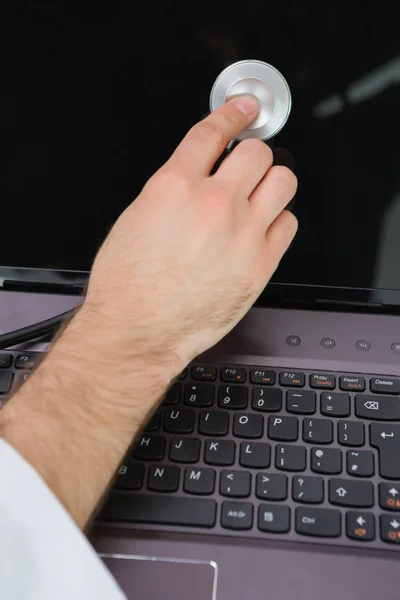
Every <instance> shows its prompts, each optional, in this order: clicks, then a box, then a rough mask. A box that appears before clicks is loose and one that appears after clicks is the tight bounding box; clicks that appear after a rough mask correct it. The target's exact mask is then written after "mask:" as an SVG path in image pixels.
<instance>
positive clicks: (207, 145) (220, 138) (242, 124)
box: [168, 95, 259, 177]
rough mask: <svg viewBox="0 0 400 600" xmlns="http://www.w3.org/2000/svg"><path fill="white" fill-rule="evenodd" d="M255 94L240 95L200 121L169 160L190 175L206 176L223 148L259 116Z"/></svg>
mask: <svg viewBox="0 0 400 600" xmlns="http://www.w3.org/2000/svg"><path fill="white" fill-rule="evenodd" d="M258 109H259V104H258V100H257V98H256V97H255V96H251V95H244V96H237V97H236V98H233V99H232V100H229V102H226V103H225V104H223V105H222V106H220V107H218V108H217V109H216V110H214V111H213V112H212V113H211V114H210V115H208V117H206V118H205V119H204V120H203V121H200V122H199V123H197V124H196V125H195V126H194V127H192V129H191V130H190V131H189V133H188V134H187V135H186V136H185V137H184V138H183V140H182V142H181V143H180V144H179V146H178V147H177V149H176V150H175V152H174V153H173V155H172V156H171V158H170V160H169V161H168V162H169V164H171V165H176V166H179V167H180V169H181V170H183V171H184V172H185V173H186V174H188V175H189V176H191V177H202V176H203V177H205V176H208V175H209V174H210V172H211V169H212V168H213V166H214V165H215V163H216V162H217V160H218V158H219V157H220V156H221V154H222V152H223V150H224V148H226V146H227V145H228V144H229V142H230V141H232V140H233V139H235V137H236V136H237V135H239V133H240V132H241V131H243V129H245V128H246V127H247V126H248V125H250V123H251V122H252V121H254V119H255V118H256V116H257V112H258Z"/></svg>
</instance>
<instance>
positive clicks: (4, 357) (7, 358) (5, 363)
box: [0, 353, 13, 369]
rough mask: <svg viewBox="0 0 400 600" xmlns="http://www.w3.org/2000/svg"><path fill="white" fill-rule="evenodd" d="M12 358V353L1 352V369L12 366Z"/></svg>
mask: <svg viewBox="0 0 400 600" xmlns="http://www.w3.org/2000/svg"><path fill="white" fill-rule="evenodd" d="M12 360H13V355H12V354H5V353H4V354H3V353H2V354H0V369H8V368H9V367H11V363H12Z"/></svg>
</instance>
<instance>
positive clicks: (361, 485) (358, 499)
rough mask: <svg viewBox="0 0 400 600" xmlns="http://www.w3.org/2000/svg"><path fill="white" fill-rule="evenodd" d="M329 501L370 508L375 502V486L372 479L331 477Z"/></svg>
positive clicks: (341, 504) (342, 504)
mask: <svg viewBox="0 0 400 600" xmlns="http://www.w3.org/2000/svg"><path fill="white" fill-rule="evenodd" d="M329 502H330V503H331V504H338V505H340V506H354V507H356V508H357V507H360V508H363V507H365V508H368V507H370V506H373V504H374V487H373V485H372V483H371V482H370V481H353V480H351V479H330V480H329Z"/></svg>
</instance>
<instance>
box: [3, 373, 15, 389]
mask: <svg viewBox="0 0 400 600" xmlns="http://www.w3.org/2000/svg"><path fill="white" fill-rule="evenodd" d="M13 376H14V375H13V372H12V371H0V394H6V393H7V392H8V391H9V390H10V388H11V383H12V380H13Z"/></svg>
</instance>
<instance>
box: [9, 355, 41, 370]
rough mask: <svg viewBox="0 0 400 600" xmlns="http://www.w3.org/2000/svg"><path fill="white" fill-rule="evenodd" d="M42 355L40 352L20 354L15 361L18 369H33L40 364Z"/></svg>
mask: <svg viewBox="0 0 400 600" xmlns="http://www.w3.org/2000/svg"><path fill="white" fill-rule="evenodd" d="M42 357H43V354H42V353H40V352H35V353H34V352H27V353H26V354H19V356H17V359H16V361H15V366H16V368H17V369H25V370H26V371H31V370H32V369H34V368H35V367H37V366H38V364H39V362H40V361H41V359H42Z"/></svg>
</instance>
